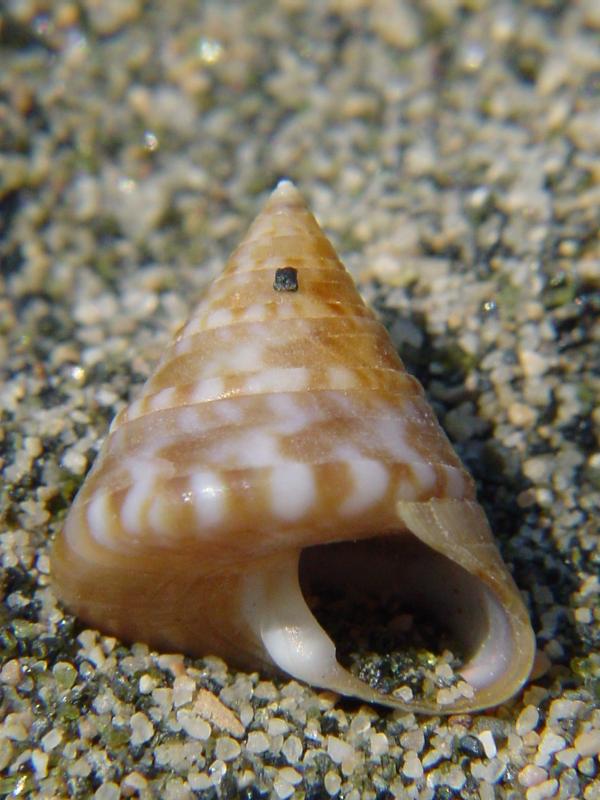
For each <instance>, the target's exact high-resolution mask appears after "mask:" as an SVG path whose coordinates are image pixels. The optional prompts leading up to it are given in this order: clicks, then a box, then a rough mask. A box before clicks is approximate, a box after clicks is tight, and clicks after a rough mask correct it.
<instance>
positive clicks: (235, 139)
mask: <svg viewBox="0 0 600 800" xmlns="http://www.w3.org/2000/svg"><path fill="white" fill-rule="evenodd" d="M599 43H600V4H598V3H597V2H595V0H587V2H583V1H582V2H579V3H576V2H571V3H569V2H560V0H539V1H538V2H533V1H531V2H510V1H509V0H507V1H506V2H491V0H489V2H485V0H471V1H470V2H462V3H461V2H458V1H456V0H426V1H425V2H421V3H419V2H416V0H415V2H412V3H411V2H402V1H401V0H375V1H374V2H365V0H328V1H324V2H317V0H314V2H302V0H281V1H280V2H245V3H217V2H214V3H200V2H189V1H187V2H186V1H185V0H176V1H175V2H169V3H159V2H156V3H141V2H138V1H137V0H119V1H117V0H108V1H107V2H102V0H82V2H79V3H76V2H68V0H65V1H64V2H46V3H44V2H35V0H13V1H12V2H10V0H9V2H7V3H5V4H4V6H3V7H2V9H0V291H1V295H0V374H1V381H2V383H1V386H0V414H1V420H2V429H1V431H0V465H1V468H2V484H1V497H0V512H1V514H2V525H1V528H0V558H1V560H2V572H1V576H0V588H1V589H2V592H3V597H4V600H3V605H2V607H1V609H0V615H1V616H0V622H1V624H2V628H1V633H0V655H1V656H2V668H1V672H0V684H1V689H0V698H1V699H0V702H1V705H0V716H1V718H2V722H1V723H0V769H1V770H2V777H0V794H2V795H6V796H9V797H39V798H61V797H74V798H86V797H95V798H98V800H113V798H118V797H121V796H122V797H130V796H131V797H142V798H152V797H157V798H168V800H179V799H180V798H186V799H187V798H190V797H194V796H196V797H203V798H217V797H218V798H221V797H222V798H245V799H246V800H257V799H258V798H262V797H264V798H271V797H272V798H280V799H281V800H285V798H288V797H291V798H310V799H311V800H320V799H321V798H329V797H333V798H335V797H339V798H344V800H360V798H367V800H375V799H377V800H391V798H405V797H407V798H422V800H449V799H450V798H454V797H457V798H458V797H462V798H467V800H475V799H476V798H479V799H480V800H490V799H491V798H494V797H498V798H520V797H526V798H527V800H542V798H550V797H556V798H562V799H563V800H567V798H584V800H597V799H598V798H600V779H599V778H598V772H599V767H598V755H597V754H598V752H599V750H600V710H598V707H597V704H598V699H599V697H600V660H599V656H598V644H599V641H600V635H599V626H598V621H599V618H600V610H599V607H598V593H599V590H600V587H599V582H598V577H597V574H598V567H599V564H600V545H599V535H598V507H599V505H600V455H599V454H598V425H599V424H600V417H599V415H598V408H597V405H596V408H595V407H594V405H595V403H596V404H597V398H598V396H599V389H600V363H599V361H600V359H599V347H600V346H599V342H598V339H599V330H598V328H599V326H598V313H599V311H600V248H599V242H598V227H599V226H598V223H599V215H598V209H599V205H600V185H599V179H600V46H599ZM282 176H286V177H290V178H292V179H294V180H295V181H296V182H297V184H298V185H299V187H300V189H301V190H302V192H303V193H304V194H305V196H306V197H307V199H308V200H309V202H310V204H311V207H312V208H313V210H314V212H315V213H316V215H317V217H318V219H319V221H320V223H321V224H322V225H323V227H324V229H325V231H326V232H327V234H328V235H329V236H330V237H331V239H332V241H333V242H334V244H335V245H336V247H337V248H338V249H339V252H340V255H341V257H342V259H343V260H344V262H345V263H346V264H347V266H348V267H349V268H350V269H351V270H352V272H353V274H354V275H355V276H356V278H357V279H358V280H359V281H360V287H361V290H362V291H363V294H364V296H365V297H366V298H367V299H368V300H369V301H370V302H371V303H372V304H373V305H374V306H375V307H376V309H377V310H378V311H379V312H380V314H381V316H382V319H383V320H384V321H385V323H386V324H387V326H388V329H389V330H390V333H391V335H392V337H393V339H394V341H395V343H396V344H397V346H398V348H399V351H400V353H401V355H402V356H403V358H404V359H405V361H406V363H407V366H408V367H409V369H410V370H411V371H413V372H414V373H416V374H417V375H418V377H419V378H420V379H421V380H422V382H423V383H424V386H425V388H426V391H427V393H428V395H429V397H430V399H431V400H432V402H433V404H434V407H435V409H436V411H437V412H438V414H439V416H440V419H441V421H442V422H443V424H444V425H445V427H446V430H447V431H448V433H449V435H450V437H451V438H452V440H453V442H454V443H455V444H456V447H457V450H458V451H459V453H460V455H461V457H462V458H463V459H464V461H465V463H466V464H467V465H468V467H469V468H470V469H471V471H472V473H473V475H474V477H475V479H476V481H477V483H478V488H479V492H480V497H481V499H482V501H483V503H484V505H485V507H486V510H487V512H488V514H489V516H490V519H491V521H492V524H493V527H494V529H495V530H496V531H497V532H498V535H499V541H500V544H501V548H502V551H503V554H504V556H505V558H506V560H507V562H508V563H509V565H510V566H511V569H512V570H513V572H514V575H515V578H516V580H517V582H518V584H519V586H520V588H521V589H522V590H523V591H524V594H525V597H526V600H527V602H528V604H529V607H530V609H531V614H532V619H533V622H534V626H535V629H536V632H537V636H538V645H539V648H540V651H541V653H542V654H543V655H542V662H543V663H544V664H545V666H546V673H545V675H543V676H541V677H539V678H538V679H536V680H535V681H534V682H533V683H531V684H530V685H529V686H528V687H527V688H526V689H525V690H524V692H522V693H521V694H520V695H519V696H518V697H517V698H515V699H514V701H512V702H510V703H508V704H506V705H505V706H504V707H502V708H500V709H497V710H496V711H495V712H493V713H487V714H478V715H472V716H461V717H452V718H449V719H448V718H443V717H434V718H422V717H415V716H414V715H412V714H400V713H393V712H389V711H383V710H381V709H376V708H369V707H366V706H361V705H360V704H358V703H352V702H349V701H339V700H338V698H336V697H335V696H333V695H330V694H327V693H324V692H321V693H317V692H313V691H312V690H310V689H309V688H307V687H305V686H300V685H298V684H296V683H293V682H292V683H288V682H286V681H283V680H282V681H279V682H276V683H272V682H270V681H267V680H264V678H263V676H259V675H257V674H252V675H245V674H239V673H235V672H233V671H229V670H228V669H227V667H226V665H225V664H223V663H222V662H220V661H219V660H217V659H205V660H201V661H195V662H191V661H188V660H184V659H183V658H181V657H165V656H164V655H163V656H159V655H158V654H155V653H150V652H148V650H147V648H144V647H143V646H139V645H138V646H134V647H125V646H122V645H121V644H120V643H118V642H116V641H114V640H111V639H107V638H102V637H100V636H99V635H98V634H97V633H96V632H94V631H86V630H83V629H82V627H81V626H80V625H78V624H77V622H76V621H75V620H73V619H72V618H70V617H68V616H67V617H65V616H64V614H63V612H62V611H61V609H60V608H59V607H57V605H56V602H55V600H54V598H53V596H52V594H51V592H50V590H49V588H48V582H49V579H48V556H47V552H48V550H47V548H48V542H49V541H50V539H51V536H52V534H53V533H54V532H55V531H56V530H58V529H59V527H60V525H61V520H62V519H63V517H64V514H65V511H66V508H67V507H68V505H69V503H70V500H71V499H72V497H73V494H74V492H75V491H76V489H77V488H78V486H79V485H80V484H81V481H82V479H83V476H84V474H85V472H86V471H87V469H88V468H89V466H90V464H91V463H92V461H93V458H94V455H95V453H96V452H97V450H98V447H99V445H100V443H101V440H102V437H103V436H104V435H105V434H106V431H107V427H108V424H109V422H110V420H111V418H112V417H113V415H114V413H115V412H116V410H118V409H119V408H121V407H122V406H123V404H124V403H125V402H127V401H128V400H129V398H130V397H131V396H133V395H134V394H135V388H136V386H137V385H139V384H140V382H141V381H143V379H144V378H145V377H146V376H147V375H148V374H149V372H150V370H151V369H152V366H153V364H154V363H155V361H156V359H157V358H158V356H159V354H160V352H161V350H162V348H163V347H164V346H165V344H166V343H167V341H168V339H169V336H170V335H171V334H172V332H173V331H174V330H175V329H176V328H177V326H178V325H179V324H181V322H182V321H183V319H184V318H185V316H186V314H187V313H188V311H189V309H190V307H191V303H192V301H193V299H194V298H195V297H197V296H198V294H199V292H200V290H201V289H202V287H203V286H204V285H205V284H206V283H207V282H208V281H209V280H210V279H211V278H212V277H213V276H214V275H215V274H217V273H218V271H219V270H220V268H221V267H222V265H223V263H224V259H225V258H226V256H227V255H228V253H229V252H230V251H231V249H232V248H233V247H234V246H235V244H236V243H237V241H239V239H240V237H241V235H242V234H243V232H244V230H245V229H246V227H247V226H248V225H249V223H250V222H251V220H252V218H253V217H254V215H255V214H256V213H257V211H258V210H259V208H260V206H261V204H262V203H263V202H264V199H265V197H266V195H267V193H268V191H269V190H270V189H271V188H272V187H273V186H274V185H275V183H276V182H277V180H278V179H279V178H280V177H282Z"/></svg>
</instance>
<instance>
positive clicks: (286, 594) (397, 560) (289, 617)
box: [244, 501, 535, 714]
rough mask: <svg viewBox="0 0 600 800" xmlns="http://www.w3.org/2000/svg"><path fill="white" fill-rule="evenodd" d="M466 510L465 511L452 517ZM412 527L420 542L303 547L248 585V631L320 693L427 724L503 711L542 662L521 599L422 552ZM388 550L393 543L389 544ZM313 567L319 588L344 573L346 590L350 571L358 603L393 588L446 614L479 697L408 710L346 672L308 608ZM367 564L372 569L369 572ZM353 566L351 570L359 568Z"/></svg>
mask: <svg viewBox="0 0 600 800" xmlns="http://www.w3.org/2000/svg"><path fill="white" fill-rule="evenodd" d="M465 502H466V501H458V502H457V503H456V504H455V511H458V509H460V508H462V507H463V506H464V503H465ZM419 505H424V506H427V504H426V503H425V504H419ZM473 505H475V504H473ZM434 506H435V504H434ZM469 508H470V507H469V506H467V511H466V512H465V511H464V509H463V511H462V517H463V520H464V519H466V520H467V521H468V519H469V516H470V511H469ZM481 513H482V512H481ZM451 516H452V515H451ZM475 519H479V516H478V515H477V516H476V517H475ZM412 527H416V529H417V533H416V534H415V532H414V531H413V530H412V529H411V531H410V532H407V531H404V532H402V533H400V535H398V534H393V535H391V536H390V535H387V536H385V537H381V539H365V540H361V541H359V542H338V543H335V544H329V545H316V546H312V547H306V548H304V549H303V550H296V551H294V552H292V553H290V552H288V553H286V554H285V555H282V556H279V557H277V558H276V559H274V561H273V562H272V564H271V565H270V566H269V567H268V568H266V569H263V570H261V571H260V572H258V573H255V575H254V576H252V577H251V578H250V579H249V580H248V581H247V582H246V597H245V601H244V604H245V608H246V609H250V610H251V611H250V613H247V618H248V622H249V624H250V625H252V626H254V629H255V632H256V635H257V637H258V638H259V639H260V640H261V642H262V645H263V646H264V648H265V650H266V652H267V653H268V656H269V658H270V659H271V661H272V662H273V663H274V664H275V666H276V667H277V668H278V669H279V670H280V671H282V672H284V673H287V674H288V675H291V676H292V677H294V678H296V679H299V680H302V681H304V682H306V683H309V684H312V685H314V686H320V687H321V688H324V689H328V690H331V691H335V692H338V693H340V694H344V695H350V696H354V697H356V698H359V699H361V700H364V701H366V702H369V703H376V704H378V705H382V706H387V707H391V708H396V709H400V710H404V711H411V712H419V713H428V714H440V713H441V714H449V713H457V712H465V711H467V712H472V711H477V710H481V709H484V708H489V707H493V706H496V705H499V704H501V703H502V702H504V701H506V700H507V699H509V698H510V697H512V696H513V695H514V694H516V692H518V690H519V689H520V688H521V686H522V685H523V684H524V683H525V681H526V680H527V677H528V676H529V674H530V672H531V667H532V664H533V658H534V653H535V645H534V638H533V632H532V631H531V627H530V624H529V619H528V616H527V613H526V611H525V609H524V606H523V604H522V602H521V601H520V598H519V596H518V594H517V593H516V589H515V594H512V593H507V592H506V591H504V588H505V584H506V583H507V581H506V578H504V583H502V582H500V589H499V588H498V585H497V584H496V583H495V582H494V580H493V579H492V580H487V578H486V577H485V573H484V575H478V574H475V572H474V571H469V570H468V569H465V568H464V567H463V566H459V565H458V564H457V562H456V561H455V560H453V559H452V558H451V557H448V556H447V555H446V554H443V553H441V552H439V550H434V549H432V548H431V547H430V546H429V545H428V544H425V543H423V542H422V541H421V540H420V538H419V536H418V533H419V526H418V525H415V524H413V526H412ZM391 540H395V541H394V542H392V543H391V544H390V541H391ZM398 542H401V544H400V545H399V547H398V550H397V551H396V553H395V554H394V553H392V552H391V551H390V549H389V547H388V545H389V546H394V547H395V545H396V544H397V543H398ZM378 543H379V544H378ZM380 544H381V546H380ZM327 548H329V551H330V552H329V554H328V555H327ZM352 548H355V554H354V555H353V554H352V552H351V550H352ZM369 550H372V551H373V553H372V554H370V553H369ZM378 550H379V551H378ZM402 552H404V554H405V555H401V554H402ZM307 559H309V560H310V561H311V562H312V567H315V565H316V570H317V572H319V571H320V572H321V576H320V579H321V580H328V579H329V578H331V576H332V574H333V573H334V572H335V571H336V570H337V571H338V575H337V580H339V581H341V583H344V581H345V580H346V578H344V575H343V574H342V575H341V576H340V570H341V572H342V573H344V571H345V574H346V575H347V576H348V577H347V580H348V581H350V582H354V583H355V585H354V590H355V591H356V590H357V591H358V593H359V595H360V592H361V591H365V590H366V589H370V588H373V587H375V586H377V585H378V584H381V585H382V586H383V585H385V586H391V593H392V594H393V593H394V592H396V591H399V593H400V594H405V595H406V596H407V597H408V596H413V597H414V598H416V602H417V603H424V604H425V605H427V604H429V605H430V606H431V609H432V610H434V611H437V613H438V615H439V614H442V615H443V614H445V615H446V617H447V618H448V619H447V620H446V621H447V622H448V626H449V627H451V628H452V627H453V626H454V628H456V627H458V630H454V633H455V634H456V638H457V639H458V640H461V641H460V644H461V645H462V648H461V649H462V652H463V654H464V656H465V658H464V662H463V664H462V666H460V667H458V668H457V670H456V673H457V676H459V677H460V678H462V680H463V682H466V683H467V684H468V687H470V688H471V689H472V693H471V694H469V693H468V691H467V693H466V694H463V695H462V696H461V695H460V693H459V694H458V696H455V697H453V698H452V699H451V700H449V701H448V702H447V704H443V705H440V702H438V701H437V700H435V699H431V698H430V697H425V698H418V697H415V700H414V701H409V702H405V701H403V700H402V699H399V698H398V697H397V696H394V695H392V694H385V693H383V692H380V691H379V690H378V689H377V688H374V687H372V686H370V685H369V684H368V683H366V682H365V681H363V680H361V679H360V678H358V677H356V676H355V675H354V674H352V673H351V672H349V671H348V670H347V669H346V668H345V667H344V666H342V665H341V664H340V663H339V662H338V660H337V655H336V645H335V643H334V642H335V638H336V637H334V638H333V639H332V638H331V636H330V635H329V633H328V629H325V628H324V627H322V625H321V624H320V622H319V621H317V618H316V617H315V616H314V615H313V612H312V611H311V610H310V608H309V606H308V604H307V601H306V594H307V592H306V588H305V586H304V580H303V577H302V576H303V570H304V568H305V567H306V563H305V562H306V560H307ZM370 559H371V566H370V567H367V565H368V563H369V560H370ZM346 561H348V563H346ZM350 561H353V562H354V563H353V566H352V568H351V567H350V566H349V562H350ZM403 570H404V571H403ZM427 570H429V571H430V573H431V574H430V580H429V585H425V584H426V583H427V578H426V575H427ZM406 573H409V575H408V577H405V576H406ZM507 575H508V573H507ZM509 581H510V578H509ZM400 583H402V587H400ZM509 586H510V584H509ZM399 587H400V588H399ZM503 587H504V588H503ZM510 588H511V589H512V587H510ZM465 609H467V610H466V611H465Z"/></svg>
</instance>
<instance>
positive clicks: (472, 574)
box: [52, 181, 534, 713]
mask: <svg viewBox="0 0 600 800" xmlns="http://www.w3.org/2000/svg"><path fill="white" fill-rule="evenodd" d="M52 575H53V581H54V586H55V589H56V592H57V593H58V596H59V597H60V598H61V600H62V601H63V602H64V604H65V605H66V606H67V608H69V609H70V610H71V611H73V613H75V614H76V615H78V616H79V617H81V619H83V620H85V621H86V622H87V623H88V624H91V625H94V626H96V627H98V628H99V629H101V630H102V631H104V632H107V633H111V634H113V635H116V636H118V637H120V638H122V639H125V640H130V641H132V640H142V641H146V642H149V643H150V644H152V645H154V646H155V647H157V648H159V649H163V650H177V651H181V652H185V653H188V654H190V655H196V656H203V655H207V654H209V653H213V654H218V655H220V656H222V657H223V658H225V659H226V660H227V661H229V662H230V663H231V664H236V665H238V666H241V667H244V668H247V669H261V670H269V669H271V670H272V669H273V668H274V667H276V668H278V669H279V670H281V671H283V672H285V673H287V674H288V675H291V676H293V677H295V678H298V679H300V680H303V681H306V682H307V683H310V684H312V685H314V686H318V687H323V688H326V689H331V690H333V691H336V692H340V693H342V694H346V695H351V696H354V697H358V698H361V699H363V700H367V701H369V702H377V703H382V704H384V705H387V706H392V707H397V708H405V709H410V710H412V711H424V712H436V713H440V712H441V713H450V712H457V711H472V710H475V709H480V708H485V707H489V706H493V705H497V704H499V703H501V702H503V701H504V700H506V699H507V698H509V697H511V696H512V695H513V694H515V692H517V691H518V689H519V688H520V687H521V686H522V685H523V683H524V682H525V680H526V679H527V677H528V675H529V673H530V671H531V667H532V663H533V657H534V637H533V632H532V629H531V625H530V622H529V619H528V615H527V612H526V610H525V607H524V605H523V602H522V600H521V597H520V595H519V592H518V590H517V587H516V586H515V584H514V582H513V580H512V578H511V576H510V574H509V572H508V571H507V569H506V566H505V565H504V563H503V561H502V559H501V557H500V555H499V552H498V550H497V548H496V545H495V543H494V540H493V537H492V534H491V532H490V529H489V525H488V523H487V520H486V517H485V515H484V513H483V511H482V509H481V507H480V506H479V505H478V504H477V502H476V499H475V493H474V488H473V482H472V480H471V478H470V477H469V475H468V474H467V473H466V472H465V470H464V468H463V467H462V465H461V463H460V461H459V459H458V458H457V456H456V455H455V453H454V452H453V450H452V448H451V446H450V444H449V442H448V440H447V438H446V437H445V435H444V433H443V431H442V430H441V428H440V426H439V424H438V423H437V421H436V419H435V417H434V415H433V412H432V411H431V409H430V407H429V405H428V404H427V402H426V400H425V398H424V395H423V390H422V388H421V386H420V384H419V383H418V382H417V381H416V380H415V379H414V378H412V377H411V376H409V375H408V374H407V373H406V371H405V369H404V366H403V364H402V362H401V361H400V359H399V357H398V355H397V353H396V352H395V350H394V347H393V345H392V343H391V341H390V339H389V337H388V335H387V333H386V331H385V329H384V328H383V326H382V325H381V324H380V323H379V322H378V321H377V320H376V319H375V318H374V316H373V314H372V312H371V311H370V310H369V309H368V308H367V307H366V306H365V304H364V303H363V301H362V299H361V298H360V296H359V294H358V292H357V290H356V288H355V286H354V283H353V281H352V278H351V277H350V275H349V273H348V272H347V271H346V270H345V268H344V267H343V265H342V264H341V262H340V261H339V259H338V258H337V255H336V254H335V251H334V250H333V248H332V246H331V244H330V243H329V242H328V240H327V239H326V238H325V236H324V234H323V233H322V231H321V229H320V228H319V226H318V225H317V223H316V221H315V220H314V218H313V217H312V215H311V214H310V212H309V211H308V209H307V208H306V206H305V204H304V202H303V200H302V198H301V196H300V194H299V193H298V191H297V190H296V188H295V187H294V186H293V185H292V184H291V183H290V182H289V181H283V182H281V183H280V184H279V185H278V187H277V188H276V190H275V191H274V193H273V194H272V196H271V198H270V199H269V201H268V203H267V205H266V206H265V208H264V210H263V211H262V213H261V214H260V215H259V216H258V218H257V219H256V221H255V222H254V224H253V225H252V226H251V228H250V230H249V232H248V234H247V236H246V238H245V239H244V240H243V242H242V243H241V244H240V245H239V247H238V248H237V250H236V251H235V252H234V253H233V255H232V256H231V258H230V260H229V262H228V263H227V265H226V267H225V269H224V271H223V273H222V275H221V276H220V277H218V278H217V279H216V280H215V281H214V282H213V284H212V285H211V286H210V287H209V289H208V291H207V293H206V295H205V297H204V298H203V299H202V301H201V303H200V304H199V306H198V307H197V309H196V310H195V312H194V313H193V314H192V316H191V318H190V320H189V321H188V323H187V324H186V325H185V326H184V327H183V328H182V330H181V331H180V332H179V334H178V336H177V337H176V339H175V341H174V343H173V344H172V345H171V347H170V348H169V349H168V350H167V352H166V353H165V355H164V356H163V358H162V359H161V361H160V363H159V364H158V366H157V368H156V370H155V372H154V373H153V375H152V376H151V377H150V378H149V380H148V381H147V383H146V384H145V386H144V388H143V390H142V393H141V395H140V397H139V398H138V399H137V400H136V401H135V402H133V403H132V404H131V405H130V406H129V407H128V409H126V410H124V411H123V412H121V413H120V414H119V415H118V416H117V417H116V418H115V420H114V422H113V424H112V426H111V430H110V432H109V435H108V437H107V439H106V441H105V443H104V446H103V448H102V450H101V453H100V454H99V456H98V459H97V461H96V463H95V465H94V468H93V469H92V471H91V472H90V474H89V475H88V477H87V478H86V481H85V483H84V485H83V487H82V489H81V490H80V492H79V494H78V496H77V498H76V500H75V502H74V504H73V506H72V508H71V510H70V512H69V514H68V517H67V520H66V523H65V526H64V529H63V531H62V532H61V534H60V535H59V536H58V537H57V539H56V541H55V544H54V548H53V553H52ZM319 587H335V588H336V589H337V590H340V591H343V592H353V593H354V594H355V595H356V596H357V597H358V598H360V597H361V596H366V595H367V594H376V595H377V596H379V598H380V599H381V601H382V604H383V605H384V606H385V604H386V603H387V602H388V601H392V600H393V601H394V602H398V601H400V602H401V603H406V604H407V606H408V605H410V606H412V607H414V606H417V607H423V608H426V609H428V610H430V611H432V613H434V614H436V615H437V616H438V617H439V618H441V619H442V621H443V623H444V624H445V625H446V626H447V627H449V628H450V629H451V630H452V631H453V633H454V635H455V636H456V638H457V639H458V640H459V641H460V642H461V646H462V650H463V653H464V663H463V665H462V667H461V668H460V673H461V675H462V676H463V678H464V679H465V680H466V681H467V682H468V683H469V684H470V686H471V687H472V692H471V696H461V697H457V698H455V699H454V700H453V701H452V702H449V703H446V704H444V705H443V706H440V705H439V704H438V703H437V702H436V701H435V699H431V698H426V699H421V700H419V699H416V700H415V701H414V702H406V701H404V700H401V699H399V698H398V697H395V696H393V695H388V694H383V693H381V692H379V691H377V690H375V689H374V688H372V687H371V686H370V685H368V684H367V683H365V682H364V681H362V680H360V679H359V678H358V677H356V676H355V675H353V674H352V673H350V672H349V671H348V670H347V669H345V668H344V667H343V666H342V665H341V664H340V663H339V662H338V660H337V659H336V646H335V644H334V642H333V641H332V639H331V638H330V636H329V635H328V633H327V632H326V631H325V630H324V628H323V627H322V626H321V625H320V624H319V623H318V621H317V619H316V618H315V616H314V615H313V613H312V612H311V610H310V608H309V606H308V604H307V601H306V597H307V596H308V595H309V594H310V592H312V591H313V590H315V588H316V589H317V590H318V588H319Z"/></svg>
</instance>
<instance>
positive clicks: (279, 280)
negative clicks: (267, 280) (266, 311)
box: [273, 267, 298, 292]
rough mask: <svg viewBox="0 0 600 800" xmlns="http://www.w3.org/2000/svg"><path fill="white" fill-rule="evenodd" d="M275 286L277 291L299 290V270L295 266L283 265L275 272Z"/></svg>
mask: <svg viewBox="0 0 600 800" xmlns="http://www.w3.org/2000/svg"><path fill="white" fill-rule="evenodd" d="M273 288H274V289H275V291H276V292H297V291H298V270H297V269H294V267H281V268H280V269H278V270H277V271H276V272H275V280H274V281H273Z"/></svg>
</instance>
